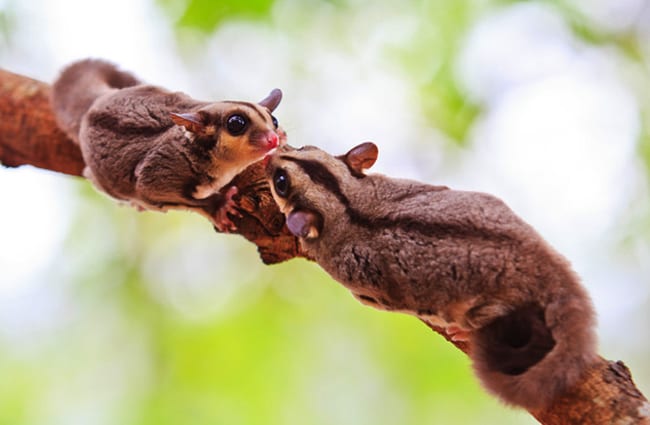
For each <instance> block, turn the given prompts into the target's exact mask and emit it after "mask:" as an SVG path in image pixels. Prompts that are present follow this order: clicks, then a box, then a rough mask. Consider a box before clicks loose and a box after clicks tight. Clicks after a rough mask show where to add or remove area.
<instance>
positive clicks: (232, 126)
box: [226, 114, 248, 136]
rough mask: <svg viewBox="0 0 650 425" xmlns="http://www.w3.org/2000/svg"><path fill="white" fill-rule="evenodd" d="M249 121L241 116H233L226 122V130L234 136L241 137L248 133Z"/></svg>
mask: <svg viewBox="0 0 650 425" xmlns="http://www.w3.org/2000/svg"><path fill="white" fill-rule="evenodd" d="M247 127H248V119H247V118H246V117H245V116H243V115H240V114H233V115H231V116H229V117H228V119H227V120H226V130H228V133H230V134H231V135H232V136H239V135H241V134H243V133H244V132H245V131H246V128H247Z"/></svg>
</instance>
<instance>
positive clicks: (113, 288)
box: [0, 0, 650, 425]
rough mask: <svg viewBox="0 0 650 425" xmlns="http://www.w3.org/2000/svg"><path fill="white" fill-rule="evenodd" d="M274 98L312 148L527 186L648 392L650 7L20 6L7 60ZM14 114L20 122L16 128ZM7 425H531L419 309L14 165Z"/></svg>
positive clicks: (563, 3) (291, 128)
mask: <svg viewBox="0 0 650 425" xmlns="http://www.w3.org/2000/svg"><path fill="white" fill-rule="evenodd" d="M88 56H92V57H102V58H106V59H110V60H112V61H114V62H116V63H118V64H120V65H121V66H122V67H123V68H125V69H129V70H132V71H134V72H135V73H136V74H137V75H139V76H140V77H142V78H143V79H145V80H146V81H148V82H152V83H156V84H159V85H162V86H165V87H167V88H172V89H175V90H182V91H185V92H187V93H189V94H191V95H193V96H194V97H197V98H201V99H226V98H227V99H245V100H259V99H262V98H263V97H264V96H265V95H266V94H267V93H268V91H269V90H270V89H272V88H273V87H281V88H282V89H283V91H284V95H285V97H284V100H283V103H282V104H281V105H280V107H279V109H278V110H277V113H276V115H277V117H278V118H279V120H280V122H281V124H282V125H283V126H284V128H285V129H286V130H287V132H288V134H289V139H290V142H291V143H292V144H294V145H304V144H315V145H319V146H321V147H323V148H325V149H327V150H329V151H331V152H333V153H343V152H345V151H346V150H347V149H348V148H350V147H352V146H353V145H355V144H357V143H359V142H362V141H366V140H372V141H374V142H376V143H377V144H378V145H379V147H380V159H379V161H378V163H377V164H376V165H375V170H376V171H379V172H383V173H388V174H392V175H399V176H404V177H412V178H417V179H420V180H424V181H427V182H431V183H435V184H446V185H449V186H452V187H454V188H459V189H469V190H482V191H488V192H491V193H494V194H496V195H498V196H500V197H502V198H503V199H505V200H506V201H507V202H508V203H509V204H510V205H511V206H512V208H513V209H514V210H515V211H517V212H518V213H519V214H520V215H521V216H523V217H524V218H525V219H526V220H527V221H529V222H530V223H531V224H533V225H534V226H535V227H536V228H537V229H539V231H540V232H541V233H542V234H543V235H544V236H545V237H546V238H547V239H548V240H549V241H550V242H551V243H552V244H553V245H554V246H555V247H557V248H558V249H559V250H560V251H561V252H562V253H564V254H565V255H566V256H567V257H568V258H569V259H570V260H571V262H572V263H573V265H574V267H575V269H576V270H577V271H578V273H579V274H580V275H581V276H582V278H583V280H584V283H585V285H586V286H587V287H588V289H589V291H590V293H591V294H592V296H593V299H594V302H595V305H596V308H597V310H598V314H599V335H600V352H601V354H602V355H604V356H605V357H607V358H609V359H621V360H624V361H625V362H626V363H627V364H628V365H629V366H630V368H631V370H632V372H633V376H634V379H635V381H636V382H637V383H638V385H639V387H640V389H641V390H642V391H644V392H645V394H646V395H649V394H650V366H649V359H650V342H649V341H648V327H649V325H650V313H649V311H650V295H649V293H650V197H649V191H648V189H649V186H648V182H649V177H650V175H649V173H648V172H649V166H650V136H649V131H650V71H649V69H650V1H648V0H557V1H551V0H548V1H543V0H539V1H506V0H453V1H447V0H435V1H434V0H431V1H425V0H406V1H400V2H396V1H388V0H373V1H370V0H330V1H325V0H305V1H298V0H256V1H218V2H212V1H209V0H158V1H154V0H111V1H82V0H79V1H73V0H0V66H2V67H3V68H5V69H8V70H11V71H14V72H18V73H22V74H25V75H29V76H32V77H35V78H38V79H41V80H44V81H52V80H53V79H54V78H55V77H56V75H57V72H58V70H59V69H60V68H61V67H62V66H64V65H65V64H67V63H69V62H70V61H73V60H75V59H79V58H83V57H88ZM1 118H2V119H11V117H1ZM0 199H2V208H1V209H0V424H1V425H5V424H7V425H23V424H24V425H28V424H30V425H31V424H39V425H42V424H55V425H59V424H61V425H63V424H65V425H68V424H83V425H88V424H93V425H94V424H97V425H104V424H106V425H108V424H120V425H131V424H133V425H136V424H138V425H140V424H142V425H144V424H156V425H160V424H181V423H182V424H228V425H237V424H246V425H249V424H252V425H254V424H264V425H271V424H287V425H288V424H315V425H319V424H323V425H325V424H338V425H343V424H354V425H363V424H372V425H381V424H423V423H429V424H433V423H454V424H462V423H468V424H478V423H481V424H487V423H495V424H496V423H498V424H526V423H534V421H533V420H532V419H531V418H530V417H529V416H528V415H527V414H525V413H521V412H518V411H515V410H512V409H508V408H505V407H503V406H501V405H500V404H499V403H498V402H497V401H495V400H494V399H493V398H491V397H490V396H488V395H486V394H485V393H484V392H483V391H482V390H481V389H480V388H479V386H478V384H477V383H476V381H475V379H474V378H473V377H472V375H471V371H470V367H469V363H468V360H467V359H466V357H465V356H464V355H463V354H462V353H460V352H459V351H457V350H456V349H455V348H453V347H452V346H451V345H450V344H448V343H446V342H445V341H443V339H442V338H441V337H439V336H437V335H435V334H433V333H432V332H431V331H430V330H428V329H427V328H426V327H425V326H424V325H422V324H421V323H419V322H418V321H417V320H416V319H414V318H411V317H407V316H402V315H398V314H390V313H384V312H379V311H375V310H372V309H370V308H367V307H364V306H362V305H360V304H359V303H357V302H356V301H355V300H354V299H353V298H352V297H351V296H350V295H349V293H348V292H347V291H346V290H345V289H343V288H342V287H341V286H340V285H338V284H336V283H335V282H333V281H332V280H331V279H330V278H328V277H327V276H326V275H325V274H324V273H323V272H322V271H321V270H319V268H318V267H317V266H315V265H314V264H310V263H308V262H306V261H302V260H294V261H290V262H288V263H285V264H281V265H276V266H272V267H267V266H264V265H262V263H261V262H260V261H259V260H258V257H257V254H256V252H255V247H254V246H252V245H251V244H248V243H247V242H246V241H244V240H243V239H242V238H240V237H237V236H232V235H219V234H216V233H214V232H213V231H212V228H211V226H210V225H209V224H208V222H207V221H205V220H204V219H202V218H200V217H199V216H194V215H191V214H189V213H182V212H170V213H167V214H160V213H151V212H149V213H138V212H136V211H135V210H134V209H131V208H129V207H121V206H119V205H117V204H116V203H115V202H113V201H111V200H109V199H108V198H106V197H105V196H103V195H100V194H98V193H97V192H96V191H95V190H94V189H93V188H92V187H91V186H90V185H89V184H88V183H87V182H86V181H82V180H81V179H76V178H71V177H67V176H62V175H57V174H55V173H51V172H47V171H42V170H36V169H33V168H29V167H25V168H21V169H5V168H3V169H0Z"/></svg>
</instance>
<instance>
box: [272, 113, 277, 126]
mask: <svg viewBox="0 0 650 425" xmlns="http://www.w3.org/2000/svg"><path fill="white" fill-rule="evenodd" d="M271 122H272V123H273V127H275V128H278V119H277V118H276V117H274V116H273V115H271Z"/></svg>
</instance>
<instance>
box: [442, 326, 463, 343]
mask: <svg viewBox="0 0 650 425" xmlns="http://www.w3.org/2000/svg"><path fill="white" fill-rule="evenodd" d="M445 332H446V333H447V335H449V339H451V340H452V341H453V342H463V341H469V331H467V330H465V329H463V328H461V327H460V326H456V325H450V326H448V327H446V328H445Z"/></svg>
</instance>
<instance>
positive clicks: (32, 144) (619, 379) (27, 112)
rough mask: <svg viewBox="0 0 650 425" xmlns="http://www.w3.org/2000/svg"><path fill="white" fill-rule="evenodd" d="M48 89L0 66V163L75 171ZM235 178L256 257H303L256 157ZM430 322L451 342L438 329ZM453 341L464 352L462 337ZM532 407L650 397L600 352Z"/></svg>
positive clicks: (607, 416)
mask: <svg viewBox="0 0 650 425" xmlns="http://www.w3.org/2000/svg"><path fill="white" fill-rule="evenodd" d="M49 91H50V88H49V86H48V85H47V84H45V83H42V82H39V81H36V80H32V79H30V78H27V77H24V76H20V75H16V74H12V73H10V72H7V71H3V70H0V116H1V117H2V120H1V121H0V163H2V164H3V165H5V166H8V167H18V166H21V165H33V166H35V167H39V168H43V169H47V170H53V171H57V172H61V173H65V174H69V175H73V176H81V175H82V171H83V168H84V162H83V158H82V157H81V153H80V151H79V148H78V147H77V145H76V144H75V143H73V142H72V141H71V140H69V139H68V138H67V137H66V136H65V135H64V134H63V133H62V132H61V131H60V130H59V129H58V128H57V126H56V123H55V121H54V117H53V115H52V111H51V109H50V105H49ZM233 183H234V184H236V185H237V186H238V188H239V192H240V195H241V197H240V199H239V205H240V207H241V210H242V213H243V214H242V215H243V216H242V217H241V218H235V220H234V221H235V223H236V224H237V227H238V231H237V233H238V234H240V235H241V236H243V237H245V238H246V239H248V240H249V241H251V242H253V243H254V244H255V245H257V247H258V251H259V253H260V256H261V258H262V261H264V263H266V264H272V263H277V262H280V261H285V260H288V259H290V258H294V257H303V256H304V255H303V254H302V253H301V251H300V246H299V244H298V241H297V240H296V238H294V237H293V236H291V234H290V233H289V232H288V231H287V230H286V227H285V226H284V217H283V216H282V214H281V213H280V211H279V210H278V209H277V207H276V205H275V203H274V202H273V199H272V197H271V194H270V191H269V188H268V186H267V185H266V183H265V180H264V177H263V169H262V166H261V164H259V163H258V164H255V165H253V166H251V167H249V168H248V169H247V170H245V171H244V172H243V173H242V174H240V175H239V176H237V177H236V178H235V180H234V181H233ZM432 329H433V330H434V331H436V332H438V333H439V334H441V335H442V336H443V337H445V338H446V339H447V340H449V341H450V339H449V336H448V335H446V334H445V333H444V330H443V329H440V328H436V327H432ZM452 343H453V344H454V345H456V346H457V347H458V348H459V349H460V350H462V351H464V352H467V347H466V346H464V345H462V343H456V342H452ZM530 413H531V414H532V415H533V416H534V417H535V418H536V419H537V420H538V421H539V422H540V423H542V424H545V425H560V424H562V425H573V424H575V425H578V424H581V425H585V424H592V425H605V424H642V425H650V403H648V401H647V399H646V398H645V397H644V396H643V394H641V392H640V391H639V390H638V389H637V388H636V386H635V385H634V382H633V381H632V377H631V375H630V372H629V370H628V369H627V367H625V365H624V364H623V363H622V362H611V361H607V360H605V359H602V358H600V359H599V360H598V361H597V362H596V363H595V364H594V365H593V366H592V367H591V368H590V369H589V370H588V371H587V372H586V373H585V376H584V378H583V379H582V380H581V382H580V383H579V384H578V385H576V386H575V387H574V388H573V389H571V390H570V391H568V392H567V394H565V395H564V396H562V397H560V398H558V399H557V400H556V401H555V402H554V403H553V405H551V406H549V407H548V408H546V409H544V410H540V411H531V412H530Z"/></svg>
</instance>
